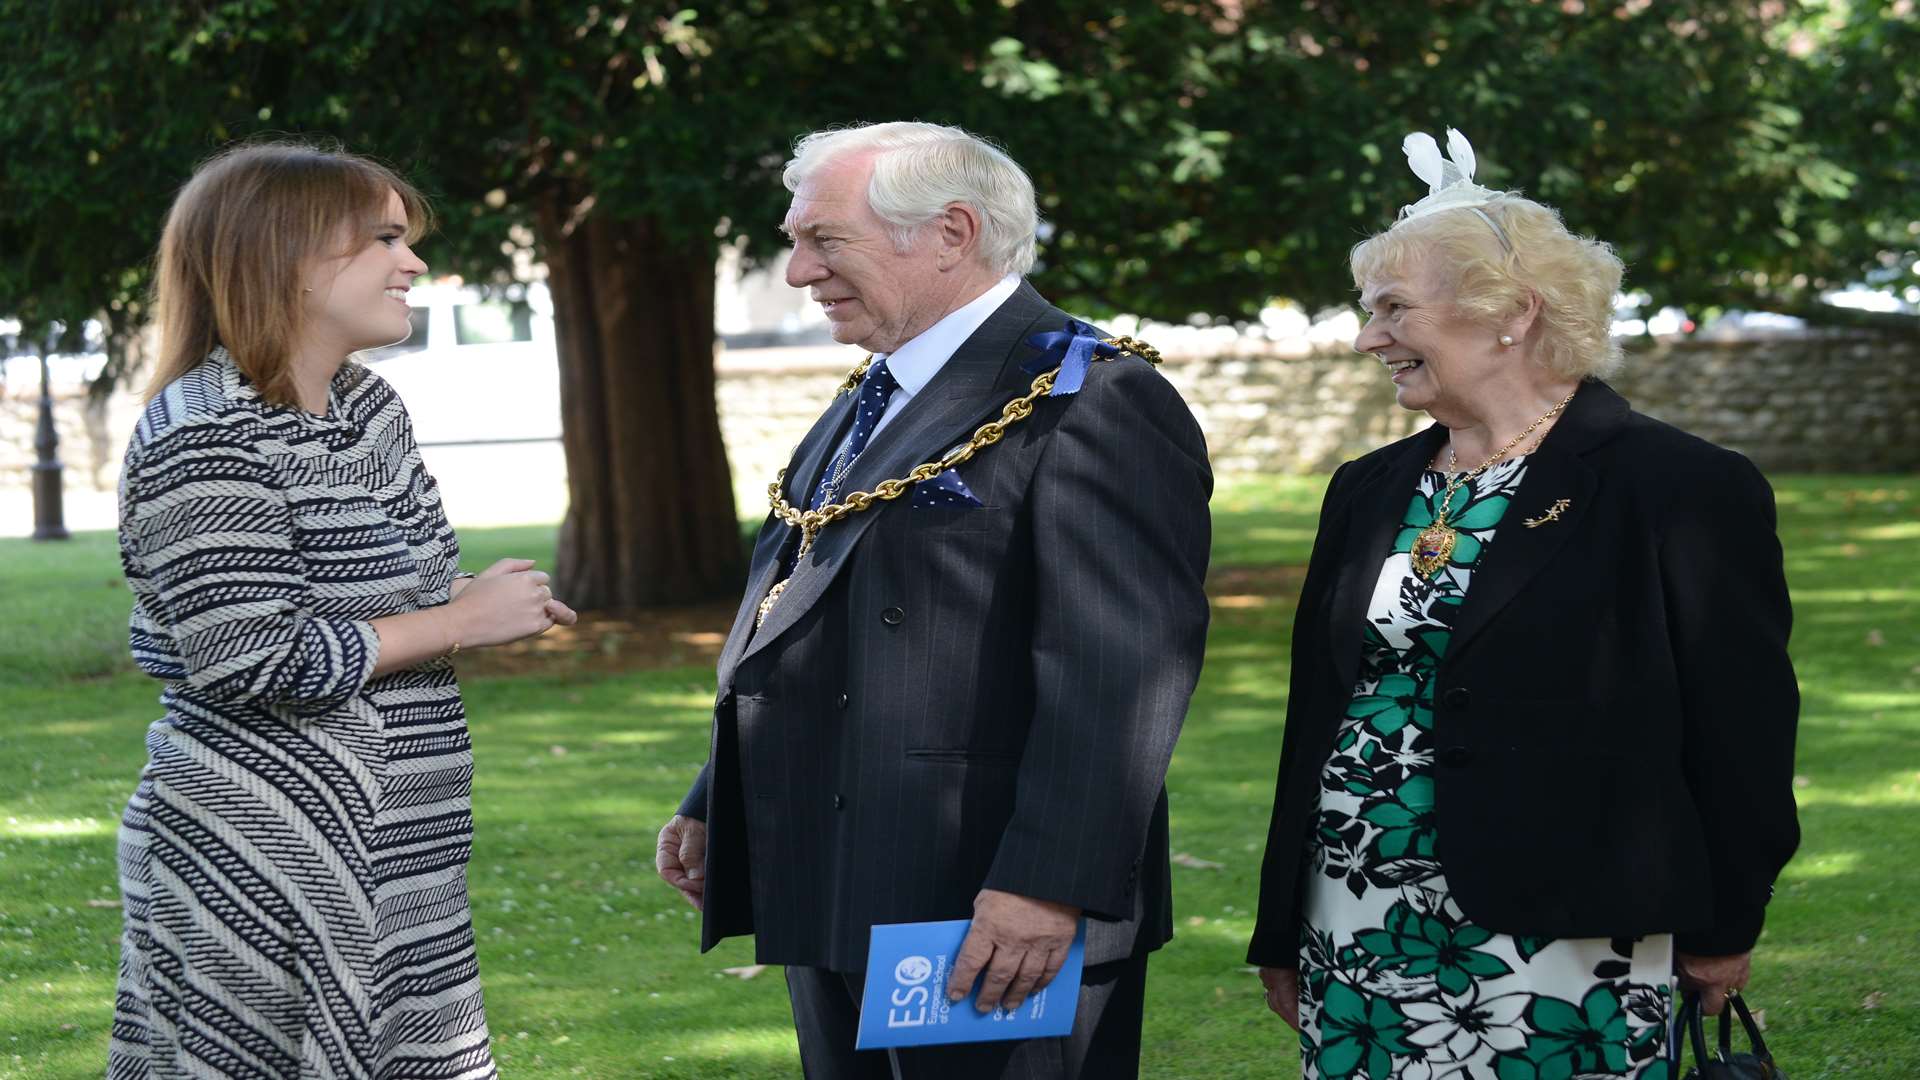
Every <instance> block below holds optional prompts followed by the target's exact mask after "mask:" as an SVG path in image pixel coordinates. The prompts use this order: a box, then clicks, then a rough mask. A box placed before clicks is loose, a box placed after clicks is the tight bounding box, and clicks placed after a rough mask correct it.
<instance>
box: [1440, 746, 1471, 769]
mask: <svg viewBox="0 0 1920 1080" xmlns="http://www.w3.org/2000/svg"><path fill="white" fill-rule="evenodd" d="M1472 761H1473V751H1472V750H1469V749H1467V748H1466V747H1464V746H1449V747H1447V748H1446V749H1445V750H1442V751H1440V764H1442V765H1445V766H1447V767H1448V768H1450V769H1464V768H1466V767H1467V766H1468V765H1469V764H1471V763H1472Z"/></svg>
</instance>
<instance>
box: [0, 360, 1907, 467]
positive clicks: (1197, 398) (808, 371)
mask: <svg viewBox="0 0 1920 1080" xmlns="http://www.w3.org/2000/svg"><path fill="white" fill-rule="evenodd" d="M857 358H858V353H856V352H853V351H852V350H847V349H835V348H828V349H812V348H800V349H751V350H736V351H732V352H728V353H725V354H723V356H722V357H721V360H720V362H719V364H718V370H719V375H720V378H719V394H720V414H721V423H722V428H723V431H724V433H725V436H726V441H727V448H728V452H729V454H730V456H731V459H732V464H733V467H734V470H735V472H736V473H737V474H738V475H740V476H741V477H743V478H746V479H748V480H751V481H752V483H751V484H750V485H749V486H750V489H751V490H754V491H758V490H759V486H760V485H761V484H763V483H764V481H762V480H758V479H755V478H759V477H765V478H767V479H769V480H770V479H771V478H772V477H773V474H774V473H775V472H776V471H777V470H778V469H779V468H780V466H781V465H783V464H785V462H786V460H787V456H788V454H789V453H790V451H791V450H792V448H793V446H794V445H795V444H796V443H797V442H799V440H800V438H801V436H803V435H805V434H806V431H807V429H808V427H809V426H811V424H812V423H813V421H814V419H815V418H816V417H818V416H819V414H820V410H821V408H822V407H823V406H824V404H825V402H826V401H827V400H828V398H829V397H831V395H832V393H833V390H834V388H835V387H836V386H838V385H839V383H840V381H841V380H842V379H844V378H845V377H846V374H847V371H848V369H849V367H850V366H851V364H852V362H853V361H854V360H855V359H857ZM1163 370H1164V371H1165V372H1166V375H1167V378H1168V379H1170V380H1171V381H1172V382H1173V383H1174V385H1175V386H1177V387H1178V388H1179V390H1180V392H1181V393H1182V394H1183V395H1185V397H1186V399H1187V401H1188V403H1189V404H1191V405H1192V407H1193V410H1194V413H1195V415H1196V416H1197V417H1198V418H1199V420H1200V424H1201V427H1202V428H1203V429H1204V430H1205V431H1206V433H1207V442H1208V445H1209V446H1210V447H1211V448H1212V451H1213V457H1214V466H1215V468H1216V470H1217V471H1220V472H1223V473H1224V472H1245V471H1271V472H1294V473H1311V472H1327V471H1330V470H1331V469H1332V468H1333V467H1334V466H1336V465H1338V464H1339V463H1340V462H1342V461H1345V460H1348V459H1350V458H1353V457H1357V456H1358V455H1360V454H1363V453H1365V452H1366V451H1368V450H1371V449H1373V448H1374V447H1377V446H1380V445H1381V444H1383V443H1386V442H1389V441H1391V440H1393V439H1396V438H1399V437H1400V436H1402V435H1405V434H1407V433H1409V432H1411V431H1414V430H1416V429H1417V428H1418V427H1419V426H1421V425H1422V424H1423V423H1424V422H1425V418H1424V417H1423V416H1421V415H1418V414H1411V413H1407V412H1405V411H1403V410H1401V409H1399V408H1398V407H1397V406H1395V405H1394V403H1393V394H1392V386H1391V384H1389V383H1388V381H1387V380H1386V378H1385V377H1384V376H1383V375H1382V374H1381V371H1380V367H1379V365H1378V363H1377V362H1376V361H1374V360H1373V359H1372V358H1370V357H1364V356H1357V355H1355V354H1354V353H1353V352H1352V351H1350V350H1348V349H1346V348H1345V347H1344V346H1342V347H1337V348H1321V349H1318V350H1315V349H1310V348H1308V347H1307V346H1306V345H1305V344H1304V343H1293V344H1291V345H1288V344H1276V343H1272V342H1263V341H1253V340H1245V339H1243V340H1242V341H1241V342H1240V343H1238V344H1236V345H1234V346H1232V347H1230V348H1228V349H1225V350H1214V351H1212V352H1210V353H1209V354H1208V355H1204V356H1183V355H1173V356H1170V357H1168V359H1167V362H1166V364H1165V365H1164V367H1163ZM1613 383H1614V385H1615V386H1616V387H1617V388H1618V389H1619V390H1620V391H1621V392H1622V393H1624V394H1625V395H1626V396H1627V397H1628V398H1629V399H1630V400H1632V402H1633V403H1634V406H1635V407H1636V408H1638V409H1640V410H1641V411H1642V412H1645V413H1648V414H1650V415H1652V416H1656V417H1659V418H1660V419H1662V420H1666V421H1668V422H1669V423H1673V424H1676V425H1678V426H1680V427H1682V428H1685V429H1686V430H1688V431H1691V432H1694V433H1695V434H1697V435H1700V436H1702V437H1704V438H1707V439H1710V440H1712V441H1714V442H1717V443H1720V444H1721V445H1724V446H1729V447H1732V448H1734V449H1737V450H1740V451H1742V452H1743V453H1746V454H1747V455H1748V456H1750V457H1752V458H1753V459H1754V461H1755V462H1757V463H1758V464H1759V465H1760V466H1761V467H1762V468H1765V469H1767V470H1770V471H1775V472H1800V471H1810V472H1910V471H1914V470H1916V469H1920V341H1916V340H1913V339H1909V338H1899V337H1890V336H1882V335H1878V334H1872V333H1864V332H1853V331H1848V332H1837V331H1836V332H1817V333H1813V334H1802V335H1793V336H1772V337H1751V338H1744V339H1739V340H1733V341H1697V340H1691V341H1660V342H1656V343H1648V342H1643V341H1637V342H1634V343H1632V344H1631V345H1630V346H1629V349H1628V358H1627V365H1626V368H1625V370H1623V371H1622V372H1621V373H1620V375H1619V376H1618V377H1616V378H1615V379H1614V380H1613ZM37 395H38V386H37V380H35V381H34V383H33V384H32V385H27V384H26V380H12V381H11V383H10V384H9V385H6V386H5V387H4V392H0V488H5V487H24V486H25V485H26V483H27V475H28V474H27V466H28V465H29V464H30V463H31V462H32V461H33V425H34V417H35V415H36V410H35V405H36V401H37ZM83 400H84V394H83V393H82V391H80V389H79V388H78V387H72V386H70V387H66V388H63V389H62V391H61V393H60V395H59V403H58V406H57V409H56V416H57V417H58V419H59V426H60V430H61V456H62V457H63V458H64V460H65V461H66V464H67V473H66V477H67V484H68V487H69V489H70V490H75V489H82V488H88V487H96V488H99V489H111V488H112V486H113V484H114V483H115V482H116V480H117V473H118V468H119V458H120V452H121V449H122V447H124V445H125V442H126V436H127V432H128V431H129V430H131V426H132V423H133V420H134V418H135V417H136V415H137V403H136V401H135V400H134V398H133V397H132V395H130V394H124V393H123V394H119V395H115V396H114V397H113V398H112V399H110V400H109V401H108V402H107V403H105V404H104V405H103V406H96V407H94V408H92V409H87V408H83V407H82V406H83Z"/></svg>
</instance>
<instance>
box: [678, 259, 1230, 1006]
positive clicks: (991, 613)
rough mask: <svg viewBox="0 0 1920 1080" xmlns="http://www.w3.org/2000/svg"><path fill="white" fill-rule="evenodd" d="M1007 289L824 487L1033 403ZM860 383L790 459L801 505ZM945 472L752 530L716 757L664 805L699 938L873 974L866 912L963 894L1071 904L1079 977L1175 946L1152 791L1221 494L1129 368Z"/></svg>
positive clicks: (1048, 310)
mask: <svg viewBox="0 0 1920 1080" xmlns="http://www.w3.org/2000/svg"><path fill="white" fill-rule="evenodd" d="M1066 322H1067V317H1066V315H1065V314H1064V313H1062V312H1061V311H1059V310H1058V309H1056V308H1054V307H1052V306H1050V305H1049V304H1048V303H1047V302H1046V301H1045V300H1043V299H1041V297H1040V295H1039V294H1038V293H1037V292H1035V291H1034V290H1033V289H1032V288H1031V287H1030V286H1027V285H1024V284H1023V285H1022V286H1021V287H1020V289H1019V291H1017V292H1016V293H1015V294H1014V295H1013V296H1012V297H1010V298H1009V299H1008V300H1007V301H1006V302H1005V303H1004V304H1003V305H1002V306H1001V307H1000V308H999V310H998V311H996V312H995V313H994V314H993V315H992V316H991V317H990V318H988V320H987V321H986V323H985V324H984V325H982V326H981V327H980V329H979V330H978V331H977V332H976V333H974V335H973V336H972V337H971V338H969V339H968V340H967V342H966V343H965V344H964V345H963V346H961V348H960V349H959V350H958V351H957V352H955V353H954V355H953V357H952V358H951V359H950V360H948V361H947V363H946V365H945V366H944V367H943V368H941V370H940V372H939V374H937V375H936V376H934V378H933V379H932V380H931V381H930V382H929V383H928V384H927V385H926V387H925V388H924V389H922V391H921V392H920V393H918V394H916V395H914V397H913V399H912V400H911V401H909V402H907V403H906V404H905V405H904V406H900V408H901V410H902V411H901V412H900V414H899V415H897V416H895V417H894V418H893V420H892V421H890V422H889V423H888V425H887V426H886V427H885V428H883V429H881V430H880V431H879V432H878V433H877V434H876V435H875V436H874V437H873V441H872V442H871V443H870V444H869V445H868V446H867V448H866V450H865V452H863V453H862V454H861V455H860V457H859V458H858V459H857V460H856V461H855V463H854V466H853V469H852V471H851V472H850V473H849V475H848V477H847V479H846V481H845V483H844V484H843V485H842V489H841V490H843V491H855V490H871V489H872V487H873V485H874V484H875V483H877V482H878V481H880V480H882V479H886V478H889V477H899V476H904V475H905V474H906V473H907V472H908V470H910V469H912V468H913V467H914V466H916V465H918V464H920V463H921V462H924V461H932V460H936V459H938V458H939V457H941V456H942V455H943V454H944V453H945V452H946V451H947V450H948V449H950V448H952V447H954V446H956V445H958V444H960V443H962V442H964V441H965V440H966V439H968V437H969V436H970V435H971V434H972V433H973V431H974V430H975V429H976V428H977V427H979V426H980V425H981V424H982V423H985V422H986V421H988V420H991V419H994V418H996V417H998V416H999V415H1000V412H1001V409H1002V407H1003V406H1004V405H1006V403H1007V402H1008V401H1010V400H1012V399H1013V398H1016V397H1019V396H1021V395H1022V394H1024V393H1026V392H1027V389H1028V386H1029V384H1030V383H1031V382H1032V378H1033V377H1032V376H1031V375H1029V374H1027V373H1026V372H1024V371H1022V370H1021V364H1022V363H1023V362H1024V361H1026V360H1027V359H1028V358H1030V357H1032V356H1034V355H1035V354H1036V350H1034V349H1033V348H1032V347H1030V346H1029V345H1027V344H1026V341H1027V338H1028V337H1029V336H1030V335H1033V334H1035V333H1038V332H1041V331H1046V330H1056V329H1061V328H1064V327H1065V325H1066ZM853 403H854V395H852V394H843V395H841V396H840V397H838V398H836V399H835V400H834V402H833V403H832V405H831V406H829V407H828V409H827V412H826V414H825V415H824V416H822V417H821V418H820V420H819V422H818V423H817V424H815V425H814V428H813V430H812V431H811V432H810V433H808V435H807V437H806V439H805V441H803V442H802V443H801V444H800V446H799V448H798V450H797V451H796V452H795V454H794V458H793V463H792V465H791V466H790V468H789V471H788V478H787V497H788V499H789V500H791V501H793V502H795V503H799V502H801V500H802V499H803V498H804V495H805V493H807V492H810V491H811V490H812V489H813V487H814V484H815V482H816V479H817V477H818V476H819V475H820V472H821V469H822V467H823V466H824V464H825V462H826V460H827V458H828V456H829V455H830V454H831V452H832V450H833V448H834V447H835V446H837V445H838V444H839V441H840V439H841V436H842V434H843V432H844V431H845V428H846V424H847V419H848V417H849V415H850V413H851V411H852V408H853ZM958 472H959V473H960V475H961V477H962V479H963V480H964V481H965V483H966V485H967V487H968V488H969V489H971V491H972V492H973V494H974V495H975V496H976V498H977V499H978V501H979V502H980V503H982V504H983V505H982V506H980V507H977V508H976V507H966V506H914V505H912V496H911V495H910V494H909V495H906V496H902V497H901V498H900V499H898V500H895V501H893V502H890V503H884V504H880V505H877V506H875V507H874V508H873V509H870V510H868V511H866V512H863V513H859V514H855V515H853V516H851V517H849V518H847V519H846V520H844V521H841V522H838V523H836V524H833V525H830V526H828V527H827V528H826V529H825V530H823V531H822V532H821V534H820V537H819V540H818V541H817V542H816V544H815V545H814V548H813V550H812V551H811V552H809V553H808V555H807V557H806V558H804V559H802V560H801V562H800V565H799V567H798V568H797V569H796V570H795V572H794V575H793V578H792V580H791V584H790V585H789V586H788V588H787V591H786V593H785V594H784V595H783V596H782V597H781V598H780V601H779V603H778V604H777V605H776V606H775V607H774V608H773V610H772V612H771V613H770V614H769V616H768V618H767V621H766V625H764V626H763V627H761V628H760V629H759V630H758V631H754V630H753V629H752V626H753V615H754V609H755V607H756V605H757V604H758V603H759V601H760V599H761V597H763V596H764V595H766V592H767V589H768V587H769V586H771V585H772V584H773V583H774V581H775V579H776V578H777V576H778V573H779V567H780V563H781V559H782V556H783V555H785V554H786V553H788V552H791V551H792V550H793V549H794V546H795V544H796V541H797V537H796V536H795V530H792V529H790V528H788V527H786V526H785V525H782V524H779V523H778V522H776V521H774V520H773V519H772V518H771V517H770V518H769V520H768V523H767V524H766V525H765V526H764V527H763V528H762V529H761V531H760V539H759V542H758V544H757V545H756V547H755V549H754V554H753V563H752V569H751V571H750V582H751V584H750V585H749V587H748V589H747V593H746V596H745V597H744V598H743V599H742V601H741V604H740V611H739V614H738V615H737V616H736V618H735V620H734V625H733V631H732V633H731V634H730V635H728V638H727V642H726V645H725V647H724V648H723V649H722V652H721V655H720V662H719V696H718V698H717V699H716V703H715V709H714V724H713V739H712V748H711V756H710V758H709V760H708V762H707V765H706V767H705V768H704V769H703V770H702V771H701V773H700V775H699V777H698V779H697V780H696V781H695V783H694V785H693V788H692V790H691V791H690V792H689V793H688V796H687V798H686V800H685V802H684V803H683V804H682V805H681V808H680V812H681V813H682V814H685V815H687V816H689V817H694V818H701V819H704V820H705V821H706V822H707V829H708V849H707V885H706V909H705V918H704V923H703V932H702V936H701V944H702V948H703V949H704V948H711V947H712V946H713V945H714V944H715V943H716V942H718V941H719V940H720V939H722V938H724V937H727V936H729V935H734V934H748V933H751V934H753V935H755V938H756V942H755V949H756V955H757V956H758V958H759V960H760V961H762V962H765V963H779V964H806V965H812V966H816V967H824V968H830V969H834V970H839V971H858V970H860V969H862V968H864V967H865V965H866V954H867V938H868V929H869V927H871V926H872V925H873V924H875V923H888V922H908V921H918V920H927V919H953V918H966V917H970V916H971V915H972V913H973V899H974V896H975V894H976V893H977V892H978V891H979V890H980V889H981V888H982V887H989V888H994V889H1001V890H1005V891H1007V892H1013V893H1020V894H1023V895H1027V896H1034V897H1040V898H1043V899H1048V900H1055V901H1061V902H1064V903H1070V904H1074V905H1077V906H1079V907H1081V908H1083V909H1085V910H1086V911H1087V913H1088V914H1089V916H1091V917H1092V920H1093V921H1092V922H1090V924H1089V929H1088V935H1087V961H1088V962H1089V963H1098V962H1101V961H1103V960H1111V959H1116V958H1119V957H1125V956H1130V955H1133V954H1135V953H1136V952H1139V951H1144V950H1147V949H1152V948H1157V947H1158V946H1159V945H1161V944H1163V943H1164V942H1165V941H1166V940H1167V939H1168V938H1169V937H1170V936H1171V934H1172V911H1171V900H1170V896H1169V877H1170V875H1169V873H1168V868H1167V803H1166V792H1165V789H1164V787H1163V786H1162V784H1163V780H1164V778H1165V776H1166V770H1167V762H1168V759H1169V758H1170V757H1171V755H1172V753H1173V744H1174V740H1175V738H1176V737H1177V736H1178V734H1179V731H1180V725H1181V722H1182V721H1183V720H1184V718H1185V716H1186V711H1187V701H1188V698H1189V696H1190V695H1191V693H1192V691H1193V686H1194V682H1195V680H1196V679H1197V677H1198V676H1199V672H1200V659H1201V655H1202V652H1203V649H1204V645H1205V637H1206V626H1207V602H1206V597H1205V594H1204V593H1203V591H1202V587H1201V585H1202V579H1203V578H1204V577H1205V573H1206V562H1207V551H1208V545H1209V534H1210V527H1209V519H1208V516H1207V498H1208V495H1209V492H1210V490H1211V488H1212V476H1211V473H1210V472H1209V470H1208V465H1207V454H1206V446H1205V443H1204V441H1203V439H1202V437H1201V434H1200V430H1199V427H1198V425H1196V424H1195V422H1194V419H1193V415H1192V413H1191V412H1189V411H1188V409H1187V407H1186V405H1185V403H1183V402H1182V401H1181V400H1180V396H1179V394H1178V393H1176V392H1175V391H1174V389H1173V387H1172V386H1171V385H1170V384H1169V383H1168V382H1167V381H1166V379H1164V378H1163V377H1162V376H1161V375H1160V374H1159V373H1158V372H1157V371H1155V370H1154V369H1153V368H1152V367H1151V366H1150V365H1148V364H1147V363H1146V362H1145V361H1143V360H1140V359H1139V358H1137V357H1133V356H1123V357H1122V358H1120V359H1117V360H1110V361H1102V362H1099V363H1096V364H1094V365H1093V367H1092V369H1091V370H1090V371H1089V372H1088V373H1087V378H1086V382H1085V385H1084V387H1083V388H1082V389H1081V391H1080V392H1079V393H1078V394H1074V395H1071V396H1063V397H1048V398H1043V399H1041V400H1040V401H1039V402H1038V403H1037V405H1036V407H1035V411H1034V414H1033V416H1032V417H1031V418H1029V419H1027V420H1025V421H1024V422H1021V423H1019V424H1017V425H1015V426H1013V427H1011V428H1009V429H1008V431H1007V434H1006V437H1005V439H1004V440H1003V441H1002V442H1001V443H999V444H998V445H995V446H992V447H988V448H986V449H984V450H982V451H981V452H980V453H979V455H978V456H976V457H975V458H974V459H973V460H972V461H970V462H968V463H967V464H965V465H962V466H959V468H958Z"/></svg>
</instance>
